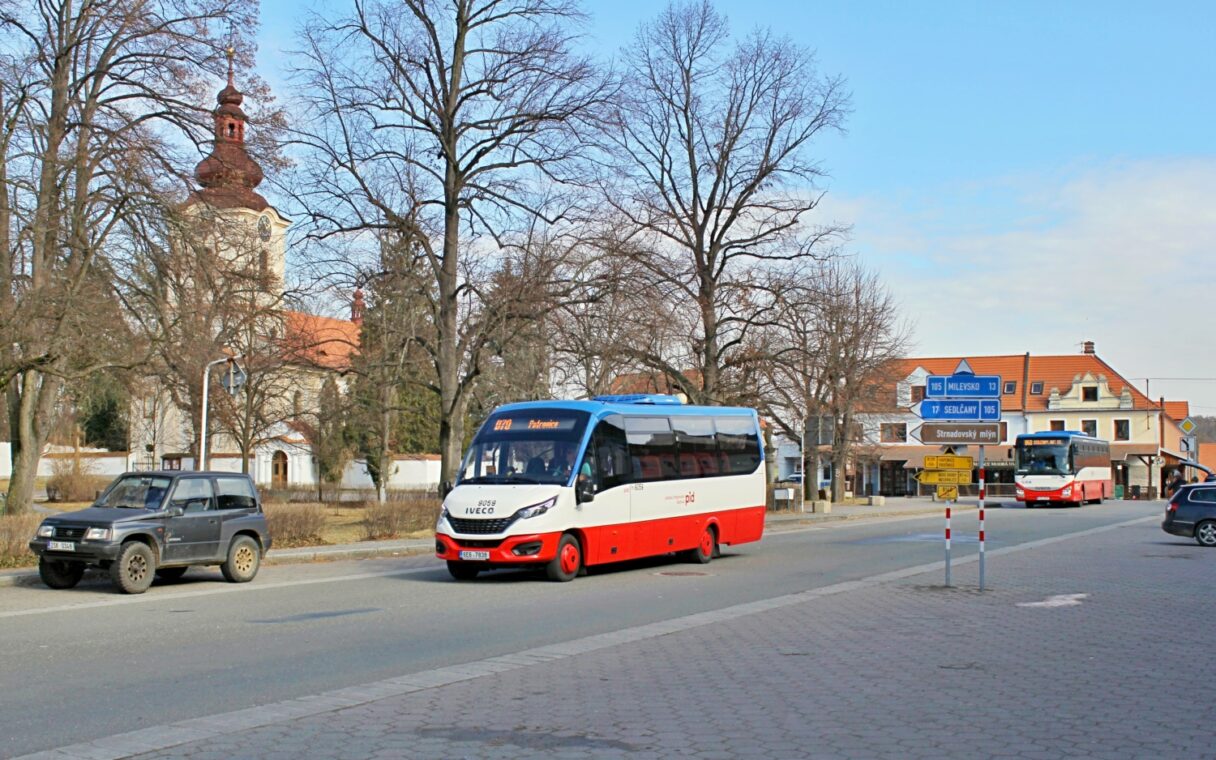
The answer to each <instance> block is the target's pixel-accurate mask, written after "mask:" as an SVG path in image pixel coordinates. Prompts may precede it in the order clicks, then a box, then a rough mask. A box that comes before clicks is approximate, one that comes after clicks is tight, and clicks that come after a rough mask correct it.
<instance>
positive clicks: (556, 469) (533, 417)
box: [456, 409, 589, 484]
mask: <svg viewBox="0 0 1216 760" xmlns="http://www.w3.org/2000/svg"><path fill="white" fill-rule="evenodd" d="M588 416H589V415H588V414H587V413H586V412H581V411H575V410H570V409H527V410H522V411H511V412H500V413H497V414H494V415H491V416H490V418H489V419H487V420H486V421H485V423H484V424H483V425H482V426H481V429H480V430H479V431H477V437H475V438H474V439H473V443H472V445H470V446H469V451H468V453H467V454H465V457H464V463H463V464H462V465H461V468H460V478H459V480H457V481H456V482H457V483H458V484H486V483H561V484H565V483H567V482H569V481H570V476H571V475H572V474H573V471H574V466H575V464H576V461H577V459H578V456H579V453H580V452H579V445H580V444H581V443H582V440H583V435H584V433H585V432H586V430H587V419H588Z"/></svg>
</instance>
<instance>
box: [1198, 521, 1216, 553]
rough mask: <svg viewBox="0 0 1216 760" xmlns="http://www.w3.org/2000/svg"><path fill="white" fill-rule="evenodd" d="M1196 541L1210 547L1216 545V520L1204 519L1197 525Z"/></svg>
mask: <svg viewBox="0 0 1216 760" xmlns="http://www.w3.org/2000/svg"><path fill="white" fill-rule="evenodd" d="M1195 542H1196V543H1198V544H1199V545H1200V546H1206V547H1208V548H1209V549H1211V548H1212V547H1214V546H1216V520H1204V521H1203V522H1201V523H1199V524H1198V525H1196V526H1195Z"/></svg>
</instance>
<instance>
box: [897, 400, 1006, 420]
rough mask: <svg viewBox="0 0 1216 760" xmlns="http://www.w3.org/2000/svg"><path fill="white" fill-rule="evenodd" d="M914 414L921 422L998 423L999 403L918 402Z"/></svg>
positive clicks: (999, 416)
mask: <svg viewBox="0 0 1216 760" xmlns="http://www.w3.org/2000/svg"><path fill="white" fill-rule="evenodd" d="M916 414H917V416H919V417H920V418H921V419H922V420H934V421H937V422H999V421H1000V419H1001V402H1000V401H999V400H997V399H931V398H927V399H925V400H924V401H922V402H920V406H919V407H917V409H916Z"/></svg>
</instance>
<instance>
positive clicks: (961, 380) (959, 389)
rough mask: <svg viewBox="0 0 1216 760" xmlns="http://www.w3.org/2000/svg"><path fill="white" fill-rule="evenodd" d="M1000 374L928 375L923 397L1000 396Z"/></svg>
mask: <svg viewBox="0 0 1216 760" xmlns="http://www.w3.org/2000/svg"><path fill="white" fill-rule="evenodd" d="M1000 397H1001V376H1000V375H966V374H961V375H929V377H928V378H926V379H925V398H1000Z"/></svg>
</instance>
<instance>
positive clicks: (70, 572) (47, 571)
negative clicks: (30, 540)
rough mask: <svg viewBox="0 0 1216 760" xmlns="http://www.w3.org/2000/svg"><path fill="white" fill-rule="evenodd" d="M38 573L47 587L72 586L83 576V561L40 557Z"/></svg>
mask: <svg viewBox="0 0 1216 760" xmlns="http://www.w3.org/2000/svg"><path fill="white" fill-rule="evenodd" d="M38 575H39V576H40V577H41V578H42V582H43V583H45V584H46V585H47V586H48V587H49V588H55V589H59V588H72V587H73V586H75V585H76V584H77V583H80V579H81V578H83V577H84V563H83V562H71V561H68V560H62V559H47V558H46V557H40V558H39V559H38Z"/></svg>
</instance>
